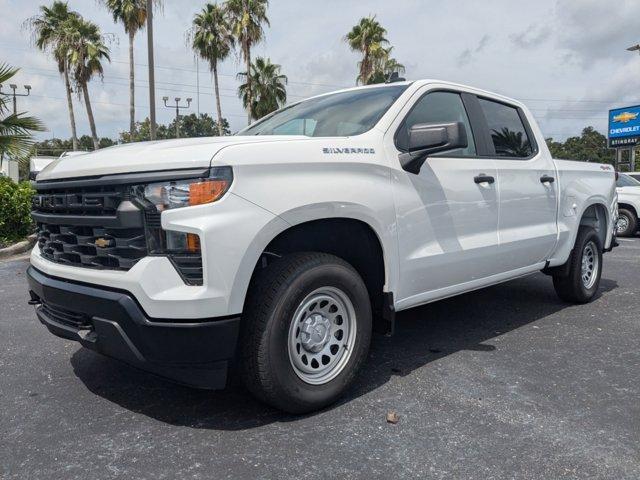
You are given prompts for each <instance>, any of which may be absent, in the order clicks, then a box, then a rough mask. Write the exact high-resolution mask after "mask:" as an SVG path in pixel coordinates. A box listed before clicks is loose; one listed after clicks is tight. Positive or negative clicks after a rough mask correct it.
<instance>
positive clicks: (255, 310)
mask: <svg viewBox="0 0 640 480" xmlns="http://www.w3.org/2000/svg"><path fill="white" fill-rule="evenodd" d="M242 321H243V335H242V364H241V368H242V371H243V380H244V383H245V385H246V386H247V388H248V389H249V390H250V391H251V392H252V393H254V394H255V395H256V396H257V397H258V398H260V399H261V400H263V401H265V402H266V403H269V404H270V405H273V406H275V407H277V408H279V409H281V410H285V411H287V412H290V413H296V414H297V413H305V412H309V411H313V410H317V409H319V408H322V407H324V406H326V405H329V404H330V403H332V402H334V401H335V400H336V399H337V398H338V397H339V396H340V395H341V394H342V393H343V392H344V390H345V389H346V388H347V387H348V386H349V384H350V383H351V381H352V380H353V378H354V376H355V374H356V373H357V371H358V370H359V368H360V367H361V365H362V364H363V362H364V360H365V359H366V356H367V352H368V350H369V344H370V341H371V304H370V299H369V294H368V291H367V288H366V286H365V284H364V282H363V281H362V278H361V277H360V275H358V273H357V272H356V271H355V270H354V268H353V267H352V266H351V265H349V264H348V263H346V262H345V261H343V260H341V259H340V258H338V257H335V256H333V255H328V254H324V253H295V254H291V255H287V256H285V257H283V258H281V259H278V260H277V261H275V262H274V263H273V264H271V265H269V266H268V267H267V268H265V269H263V270H261V271H259V272H258V273H257V274H256V278H255V279H254V281H253V282H252V286H251V291H250V292H249V294H248V297H247V304H246V306H245V313H244V314H243V319H242Z"/></svg>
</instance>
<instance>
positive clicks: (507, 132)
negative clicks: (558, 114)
mask: <svg viewBox="0 0 640 480" xmlns="http://www.w3.org/2000/svg"><path fill="white" fill-rule="evenodd" d="M478 101H479V102H480V107H481V108H482V111H483V112H484V116H485V118H486V119H487V124H488V126H489V133H491V139H492V140H493V146H494V147H495V149H496V156H498V157H521V158H526V157H529V156H531V155H532V154H533V146H532V145H531V140H530V139H529V136H528V135H527V130H526V129H525V127H524V124H523V123H522V120H521V119H520V115H519V114H518V109H517V108H514V107H510V106H508V105H505V104H503V103H498V102H493V101H491V100H486V99H484V98H478Z"/></svg>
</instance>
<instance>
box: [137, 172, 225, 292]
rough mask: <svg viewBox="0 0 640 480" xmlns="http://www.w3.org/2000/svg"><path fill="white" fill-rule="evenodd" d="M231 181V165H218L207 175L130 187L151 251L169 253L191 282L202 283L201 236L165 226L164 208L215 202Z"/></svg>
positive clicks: (184, 276) (148, 247)
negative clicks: (162, 223) (142, 219)
mask: <svg viewBox="0 0 640 480" xmlns="http://www.w3.org/2000/svg"><path fill="white" fill-rule="evenodd" d="M232 182H233V172H232V170H231V167H215V168H212V169H210V170H209V175H208V176H206V177H201V178H194V179H188V180H173V181H165V182H157V183H148V184H146V185H144V184H142V185H133V186H132V188H131V196H132V200H133V201H134V202H135V203H136V204H137V205H138V206H139V207H141V208H142V209H143V211H144V225H145V238H146V241H147V251H148V254H149V255H163V256H167V257H168V258H169V260H170V261H171V262H172V263H173V264H174V266H175V267H176V269H177V271H178V272H179V273H180V275H181V276H182V279H183V280H184V282H185V283H187V284H188V285H202V280H203V278H202V274H203V270H202V256H201V252H200V237H198V235H196V234H195V233H186V232H176V231H172V230H163V229H162V227H161V222H160V215H161V214H162V212H163V211H165V210H171V209H174V208H182V207H190V206H194V205H203V204H206V203H212V202H215V201H216V200H219V199H220V198H222V196H223V195H224V194H225V193H226V192H227V191H228V190H229V187H230V186H231V183H232Z"/></svg>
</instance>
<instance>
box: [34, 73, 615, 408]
mask: <svg viewBox="0 0 640 480" xmlns="http://www.w3.org/2000/svg"><path fill="white" fill-rule="evenodd" d="M36 188H37V195H36V196H35V198H34V209H33V218H34V220H35V222H36V224H37V231H38V244H37V245H36V247H35V248H34V249H33V251H32V253H31V266H30V268H29V271H28V278H29V285H30V293H31V303H32V304H34V305H35V306H36V314H37V316H38V318H39V319H40V321H41V322H42V323H43V324H44V325H45V326H46V327H47V328H48V329H49V330H50V331H51V332H52V333H54V334H56V335H58V336H61V337H64V338H67V339H72V340H76V341H78V342H80V344H82V345H83V346H85V347H87V348H90V349H92V350H95V351H97V352H100V353H103V354H105V355H108V356H111V357H114V358H117V359H120V360H122V361H125V362H128V363H130V364H132V365H135V366H137V367H140V368H143V369H146V370H148V371H151V372H154V373H156V374H159V375H162V376H164V377H167V378H170V379H173V380H175V381H178V382H181V383H184V384H188V385H192V386H196V387H202V388H212V389H215V388H222V387H223V386H224V385H225V383H226V379H227V370H228V369H229V367H230V365H232V362H233V365H234V366H235V365H237V371H238V375H241V376H242V378H243V381H244V383H245V384H246V386H247V387H248V389H249V390H250V391H251V392H253V393H254V394H255V395H257V396H258V397H259V398H261V399H262V400H264V401H265V402H268V403H270V404H272V405H275V406H276V407H279V408H281V409H284V410H287V411H289V412H306V411H310V410H313V409H317V408H321V407H323V406H325V405H328V404H329V403H331V402H333V401H334V400H335V399H336V398H338V396H339V395H341V393H342V392H343V391H344V390H345V389H346V388H347V387H348V385H349V384H350V383H351V381H352V380H353V378H354V376H355V375H356V373H357V372H358V370H359V369H360V368H361V367H362V365H363V364H364V362H365V359H366V357H367V351H368V348H369V343H370V340H371V335H372V331H381V332H387V333H388V332H391V331H392V330H393V325H394V315H395V313H396V312H399V311H401V310H405V309H408V308H412V307H415V306H418V305H422V304H425V303H428V302H433V301H436V300H440V299H442V298H445V297H451V296H453V295H458V294H461V293H465V292H469V291H471V290H476V289H479V288H483V287H486V286H489V285H493V284H497V283H500V282H504V281H507V280H510V279H513V278H516V277H520V276H523V275H527V274H531V273H534V272H538V271H540V270H542V271H543V272H545V273H547V274H549V275H551V276H552V277H553V285H554V287H555V289H556V292H557V293H558V295H559V296H560V297H561V298H562V299H564V300H566V301H568V302H578V303H584V302H588V301H590V300H591V299H592V298H593V297H594V295H595V294H596V292H597V290H598V285H599V281H600V274H601V272H602V253H603V252H606V251H608V250H609V249H610V248H611V247H612V245H613V244H614V242H615V238H614V225H615V223H616V219H617V203H616V190H615V178H614V171H613V168H612V167H611V166H609V165H600V164H594V163H583V162H580V163H579V162H570V161H556V160H554V159H552V158H551V155H550V153H549V150H548V149H547V146H546V144H545V141H544V137H543V135H542V133H541V132H540V130H539V128H538V126H537V124H536V122H535V120H534V118H533V116H532V115H531V113H530V112H529V110H528V109H527V108H526V107H525V106H524V105H523V104H521V103H520V102H518V101H514V100H511V99H509V98H505V97H503V96H500V95H496V94H492V93H489V92H486V91H482V90H478V89H475V88H470V87H466V86H461V85H456V84H452V83H447V82H440V81H432V80H422V81H415V82H396V83H390V84H386V85H382V86H369V87H361V88H354V89H348V90H344V91H339V92H334V93H329V94H325V95H320V96H317V97H314V98H311V99H308V100H305V101H301V102H299V103H296V104H293V105H290V106H287V107H285V108H283V109H281V110H279V111H277V112H275V113H273V114H271V115H269V116H267V117H265V118H263V119H262V120H260V121H258V122H256V123H255V124H253V125H250V126H249V127H247V128H246V129H244V130H243V131H241V132H239V134H238V135H235V136H230V137H213V138H194V139H183V140H167V141H158V142H144V143H135V144H129V145H120V146H116V147H112V148H106V149H104V150H100V151H97V152H95V153H90V154H87V155H82V156H78V157H70V158H64V159H61V160H58V161H56V162H53V163H52V164H51V165H50V166H48V167H47V168H46V169H45V170H44V171H43V172H42V173H40V174H39V175H38V177H37V183H36ZM472 316H473V315H472V313H470V319H469V321H473V319H472V318H471V317H472ZM233 371H236V368H235V367H234V369H233Z"/></svg>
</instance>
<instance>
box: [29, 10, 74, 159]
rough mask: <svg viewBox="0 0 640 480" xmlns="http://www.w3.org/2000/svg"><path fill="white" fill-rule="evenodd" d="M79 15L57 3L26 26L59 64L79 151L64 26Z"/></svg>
mask: <svg viewBox="0 0 640 480" xmlns="http://www.w3.org/2000/svg"><path fill="white" fill-rule="evenodd" d="M77 16H78V13H76V12H74V11H71V10H69V7H68V5H67V3H66V2H61V1H55V2H53V4H52V5H51V7H46V6H41V7H40V15H36V16H34V17H31V18H30V19H27V21H26V22H25V25H26V26H28V27H30V28H31V30H32V33H33V38H34V43H35V45H36V47H38V48H39V49H40V50H42V51H44V52H50V53H52V54H53V57H54V59H55V60H56V62H57V64H58V71H59V72H60V74H61V75H62V76H63V78H64V84H65V90H66V93H67V108H68V109H69V121H70V123H71V140H72V142H73V149H74V150H77V149H78V134H77V131H76V119H75V115H74V112H73V101H72V98H71V93H72V92H71V81H70V73H69V69H70V68H69V55H68V51H69V39H68V38H67V37H66V36H65V33H66V31H65V29H64V28H63V25H64V24H65V22H67V21H69V19H70V18H72V17H77Z"/></svg>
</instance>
